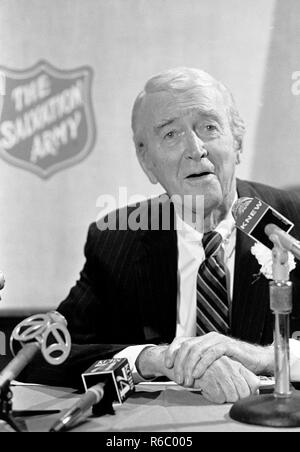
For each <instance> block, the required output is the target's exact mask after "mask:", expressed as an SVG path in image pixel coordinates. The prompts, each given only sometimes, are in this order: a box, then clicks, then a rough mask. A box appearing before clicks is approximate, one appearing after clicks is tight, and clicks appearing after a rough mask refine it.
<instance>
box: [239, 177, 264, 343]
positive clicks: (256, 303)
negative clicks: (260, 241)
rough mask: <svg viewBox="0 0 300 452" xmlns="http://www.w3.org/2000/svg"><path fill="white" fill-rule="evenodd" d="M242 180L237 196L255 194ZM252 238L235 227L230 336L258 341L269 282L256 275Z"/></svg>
mask: <svg viewBox="0 0 300 452" xmlns="http://www.w3.org/2000/svg"><path fill="white" fill-rule="evenodd" d="M247 188H248V187H247V185H246V184H245V183H243V184H242V186H241V184H239V183H238V194H239V197H242V196H248V197H253V196H255V195H254V194H253V193H252V192H251V190H249V189H247ZM253 245H254V241H253V240H252V239H250V238H249V237H247V236H246V235H245V234H243V233H242V232H241V231H239V230H237V239H236V253H235V269H234V289H233V300H232V335H233V336H234V337H238V338H240V339H243V340H247V341H251V342H257V343H259V342H260V340H261V338H262V335H263V331H264V325H265V318H266V314H267V313H268V311H269V310H270V308H269V285H268V280H267V279H266V278H265V277H264V276H260V277H259V278H257V277H255V275H257V274H258V273H259V270H260V266H259V264H258V262H257V260H256V258H255V256H253V255H252V253H251V247H252V246H253Z"/></svg>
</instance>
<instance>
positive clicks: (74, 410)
mask: <svg viewBox="0 0 300 452" xmlns="http://www.w3.org/2000/svg"><path fill="white" fill-rule="evenodd" d="M81 377H82V380H83V384H84V387H85V390H86V393H85V394H84V395H83V396H82V397H81V399H80V400H79V401H78V402H76V403H75V405H74V406H73V407H71V408H70V409H69V410H68V411H67V412H66V413H65V414H64V415H63V416H62V417H61V418H60V419H59V420H58V421H56V422H55V424H54V425H53V426H52V427H51V429H50V432H62V431H66V430H68V429H70V428H72V427H74V426H75V425H76V424H77V423H78V422H80V421H81V420H83V419H84V417H86V416H87V415H88V414H89V411H90V409H91V408H93V414H94V415H95V416H101V415H104V414H113V413H114V410H113V407H112V404H113V402H117V403H119V404H122V403H123V402H124V400H126V399H127V397H128V396H129V395H130V394H132V393H133V392H134V383H133V377H132V374H131V370H130V367H129V363H128V361H127V359H126V358H113V359H105V360H100V361H96V362H95V363H94V364H93V365H92V366H91V367H90V368H89V369H88V370H87V371H86V372H84V373H83V374H82V376H81Z"/></svg>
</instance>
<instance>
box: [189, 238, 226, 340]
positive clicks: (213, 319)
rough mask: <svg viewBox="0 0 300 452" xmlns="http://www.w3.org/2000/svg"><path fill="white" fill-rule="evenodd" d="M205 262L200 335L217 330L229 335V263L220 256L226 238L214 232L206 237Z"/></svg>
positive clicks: (199, 299)
mask: <svg viewBox="0 0 300 452" xmlns="http://www.w3.org/2000/svg"><path fill="white" fill-rule="evenodd" d="M202 243H203V248H204V252H205V260H204V261H203V262H202V264H201V265H200V268H199V270H198V275H197V336H202V335H203V334H206V333H209V332H210V331H217V332H219V333H222V334H228V332H229V306H228V296H227V287H226V270H225V264H224V262H223V260H222V258H221V256H220V251H221V244H222V236H221V234H219V233H218V232H215V231H212V232H208V233H206V234H204V236H203V239H202Z"/></svg>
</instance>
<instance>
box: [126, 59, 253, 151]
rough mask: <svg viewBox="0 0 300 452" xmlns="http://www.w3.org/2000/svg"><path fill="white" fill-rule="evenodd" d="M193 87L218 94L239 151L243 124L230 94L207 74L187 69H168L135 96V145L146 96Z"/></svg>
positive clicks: (182, 90)
mask: <svg viewBox="0 0 300 452" xmlns="http://www.w3.org/2000/svg"><path fill="white" fill-rule="evenodd" d="M195 87H203V88H205V87H209V88H215V89H216V90H217V91H219V92H220V94H221V95H222V97H223V99H224V103H225V105H226V107H227V110H228V118H229V123H230V126H231V130H232V134H233V136H234V138H235V140H236V142H237V144H238V147H239V149H240V150H241V149H242V142H243V136H244V133H245V124H244V121H243V119H242V118H241V116H240V114H239V112H238V109H237V107H236V104H235V101H234V98H233V96H232V94H231V92H230V91H229V89H228V88H227V87H226V86H225V85H223V83H221V82H219V81H218V80H215V79H214V78H213V77H212V76H211V75H209V74H208V73H207V72H205V71H201V70H200V69H194V68H188V67H179V68H174V69H169V70H168V71H165V72H162V73H160V74H158V75H156V76H154V77H152V78H151V79H150V80H148V82H147V83H146V85H145V87H144V89H143V91H142V92H141V93H140V94H139V95H138V96H137V98H136V100H135V102H134V105H133V109H132V118H131V125H132V130H133V135H134V141H135V143H136V144H137V142H138V141H139V140H140V139H141V137H140V134H141V131H140V130H139V127H138V125H139V113H140V111H141V107H142V104H143V101H144V100H145V98H146V96H147V94H152V93H157V92H160V91H171V92H173V93H174V92H175V93H178V94H179V93H182V92H185V91H187V90H189V89H191V88H195Z"/></svg>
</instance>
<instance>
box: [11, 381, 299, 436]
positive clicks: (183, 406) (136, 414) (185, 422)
mask: <svg viewBox="0 0 300 452" xmlns="http://www.w3.org/2000/svg"><path fill="white" fill-rule="evenodd" d="M12 389H13V394H14V396H13V408H14V410H46V409H47V410H66V409H68V408H70V407H71V406H72V405H73V404H74V403H75V402H76V401H77V400H78V399H79V398H80V395H79V394H76V393H75V392H74V391H73V390H72V389H66V388H56V387H48V386H37V385H35V386H33V385H32V386H30V385H25V386H24V385H20V386H19V385H18V386H13V388H12ZM231 406H232V405H230V404H225V405H216V404H212V403H210V402H208V401H206V400H205V399H204V398H203V397H202V396H201V395H200V394H199V393H197V392H192V391H189V390H186V389H183V388H181V387H179V386H177V385H175V384H173V385H170V384H167V383H160V384H157V383H156V384H146V385H145V384H144V385H137V387H136V392H135V393H134V394H133V395H132V396H130V397H129V398H128V399H127V400H126V401H125V402H124V403H123V405H114V408H115V414H114V415H105V416H102V417H98V418H94V417H90V418H88V419H87V420H85V421H84V422H83V423H81V425H78V426H77V427H75V428H73V429H72V431H75V432H80V431H85V432H94V431H102V432H112V433H121V432H161V433H162V432H211V431H218V432H282V431H291V432H300V428H296V429H295V428H293V429H275V428H267V427H260V426H254V425H247V424H242V423H239V422H235V421H233V420H232V419H231V418H230V417H229V411H230V408H231ZM62 412H63V411H62ZM61 414H62V413H60V414H48V415H38V416H30V417H24V418H22V423H23V426H24V428H25V430H27V431H29V432H47V431H49V429H50V427H51V426H52V425H53V423H54V422H55V421H56V420H57V419H58V418H59V417H60V416H61ZM19 419H21V418H19ZM2 430H3V431H5V429H4V427H2Z"/></svg>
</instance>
